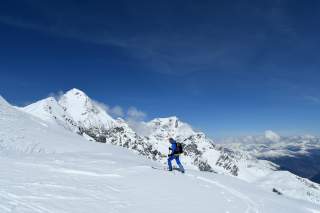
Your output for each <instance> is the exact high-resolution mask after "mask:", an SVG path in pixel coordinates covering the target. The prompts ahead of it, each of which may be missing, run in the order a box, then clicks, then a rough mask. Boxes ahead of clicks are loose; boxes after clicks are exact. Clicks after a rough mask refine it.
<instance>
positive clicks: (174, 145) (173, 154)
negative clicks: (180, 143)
mask: <svg viewBox="0 0 320 213" xmlns="http://www.w3.org/2000/svg"><path fill="white" fill-rule="evenodd" d="M169 142H170V144H171V147H170V148H169V150H171V153H170V154H169V155H168V170H169V171H172V163H171V162H172V160H176V162H177V164H178V166H179V168H180V171H181V172H182V173H184V168H183V166H182V164H181V162H180V159H179V155H180V154H181V153H179V152H178V150H177V142H176V141H175V140H174V139H173V138H169Z"/></svg>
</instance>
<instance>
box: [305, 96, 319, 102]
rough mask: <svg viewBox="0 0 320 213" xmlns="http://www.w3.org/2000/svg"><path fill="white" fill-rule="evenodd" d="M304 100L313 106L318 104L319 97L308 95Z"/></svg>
mask: <svg viewBox="0 0 320 213" xmlns="http://www.w3.org/2000/svg"><path fill="white" fill-rule="evenodd" d="M304 99H305V100H307V101H309V102H312V103H315V104H320V97H316V96H311V95H309V96H305V97H304Z"/></svg>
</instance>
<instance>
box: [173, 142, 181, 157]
mask: <svg viewBox="0 0 320 213" xmlns="http://www.w3.org/2000/svg"><path fill="white" fill-rule="evenodd" d="M182 153H183V146H182V143H179V142H177V148H176V150H175V152H174V154H182Z"/></svg>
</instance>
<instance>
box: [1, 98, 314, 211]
mask: <svg viewBox="0 0 320 213" xmlns="http://www.w3.org/2000/svg"><path fill="white" fill-rule="evenodd" d="M151 166H155V167H159V168H160V167H161V165H160V164H157V163H156V162H153V161H150V160H147V159H145V158H143V157H142V156H138V155H136V154H134V153H133V152H132V151H130V150H128V149H125V148H121V147H117V146H112V145H109V144H101V143H92V142H90V141H87V140H85V139H84V138H83V137H81V136H78V135H76V134H73V133H72V132H70V131H67V130H65V129H64V128H62V127H59V126H57V125H53V124H52V123H50V122H46V121H43V120H40V119H38V118H36V117H33V116H32V115H30V114H26V113H24V112H21V111H20V110H17V109H15V108H14V107H12V106H11V105H9V104H8V103H7V102H6V101H5V100H4V99H2V98H1V97H0V212H1V213H7V212H14V213H38V212H41V213H49V212H50V213H71V212H72V213H82V212H83V213H88V212H95V213H100V212H103V213H105V212H132V213H134V212H139V213H142V212H148V213H149V212H169V211H170V212H171V211H174V212H184V213H188V212H222V213H241V212H246V213H258V212H259V213H260V212H266V213H273V212H275V213H279V212H288V213H289V212H290V213H300V212H301V213H308V212H309V213H320V210H319V206H318V205H316V204H312V203H310V202H307V201H303V200H295V199H291V198H287V197H285V196H281V195H277V194H276V193H272V192H267V191H264V190H262V189H260V188H259V187H257V186H256V185H255V184H253V183H251V184H249V183H247V182H245V181H242V180H240V179H238V178H234V177H231V176H226V175H223V174H214V173H208V172H200V171H193V170H187V173H186V174H180V173H179V172H177V171H175V172H167V171H164V170H155V169H152V168H151Z"/></svg>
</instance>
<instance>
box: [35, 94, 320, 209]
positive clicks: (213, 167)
mask: <svg viewBox="0 0 320 213" xmlns="http://www.w3.org/2000/svg"><path fill="white" fill-rule="evenodd" d="M58 103H59V105H60V106H61V107H62V108H63V111H65V113H67V114H68V115H69V116H70V117H71V118H72V123H75V124H76V126H77V127H78V128H79V130H80V131H79V132H77V133H78V134H80V135H84V136H86V137H87V136H88V137H89V138H92V139H94V140H95V141H97V142H102V143H107V144H113V145H117V146H121V147H125V148H128V149H130V150H132V151H133V152H136V153H139V154H141V155H143V156H145V157H146V158H149V159H152V160H156V161H159V162H161V163H162V164H163V165H165V164H166V159H167V158H166V156H167V154H168V146H169V144H168V138H169V137H174V138H175V139H176V140H177V141H178V142H181V143H182V144H183V145H184V150H185V155H184V156H182V161H183V162H184V164H185V165H186V166H187V168H190V169H197V170H200V171H209V172H215V173H221V174H227V175H232V176H236V177H238V178H240V179H242V180H245V181H247V182H251V183H257V184H258V185H261V186H263V188H265V189H267V190H268V191H271V190H272V189H273V188H274V187H275V186H274V184H273V183H272V182H270V181H269V179H268V178H266V177H273V176H274V174H275V173H276V175H277V176H278V177H279V179H281V180H283V181H282V182H283V184H284V186H283V187H282V188H281V189H282V190H281V193H283V194H285V195H288V196H291V197H295V198H298V199H304V200H308V201H312V202H315V203H320V199H319V198H320V190H319V186H318V185H317V184H314V185H311V184H306V182H307V181H306V180H304V179H301V178H299V177H298V176H288V175H287V174H286V173H283V172H282V171H277V169H278V166H277V165H275V164H273V163H271V162H269V161H264V160H257V159H256V158H255V157H252V155H249V154H247V153H246V152H244V151H240V150H239V149H232V148H226V147H225V146H221V145H217V144H215V143H214V142H213V141H212V140H211V139H209V138H208V137H207V136H206V135H205V134H204V133H202V132H196V131H194V130H193V129H192V128H191V126H190V125H188V124H186V123H184V122H181V121H180V120H179V119H178V118H177V117H169V118H157V119H154V120H152V121H150V122H147V123H145V125H146V126H147V127H148V128H149V129H150V134H149V135H147V136H140V135H138V134H137V133H136V132H135V131H133V130H132V129H131V128H130V127H129V125H128V124H127V123H126V121H124V120H122V119H117V120H115V119H113V118H111V117H110V116H109V115H108V114H107V113H106V112H105V111H104V110H103V109H102V108H101V107H99V106H98V105H97V104H95V103H94V101H92V100H91V99H90V98H89V97H88V96H87V95H85V94H84V93H83V92H81V91H80V90H77V89H72V90H70V91H69V92H67V93H66V94H65V95H63V96H62V98H61V99H60V100H59V101H58ZM35 115H36V114H35ZM100 116H101V118H100ZM38 117H40V118H41V116H39V115H38ZM269 138H271V139H277V136H276V135H274V134H271V133H270V134H269ZM291 183H294V184H291ZM312 186H316V187H312ZM295 188H304V192H307V193H304V192H303V193H291V191H292V190H294V189H295Z"/></svg>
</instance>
